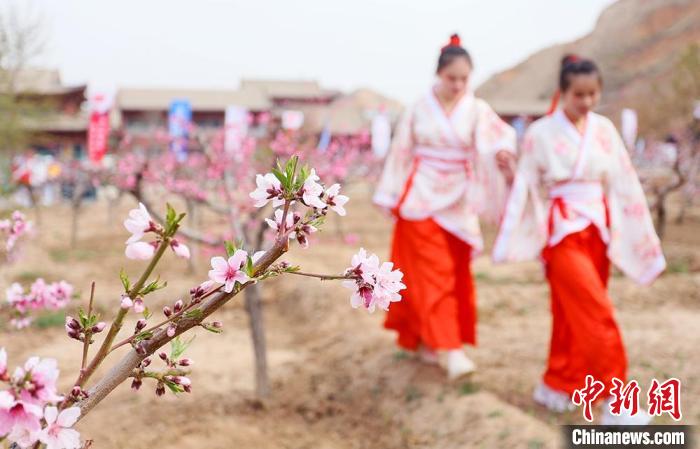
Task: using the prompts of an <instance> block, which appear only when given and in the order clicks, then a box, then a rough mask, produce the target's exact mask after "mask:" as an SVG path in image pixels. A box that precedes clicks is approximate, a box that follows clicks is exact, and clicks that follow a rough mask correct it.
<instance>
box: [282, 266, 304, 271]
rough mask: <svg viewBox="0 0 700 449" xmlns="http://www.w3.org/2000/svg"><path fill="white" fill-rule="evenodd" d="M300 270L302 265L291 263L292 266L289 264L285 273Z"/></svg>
mask: <svg viewBox="0 0 700 449" xmlns="http://www.w3.org/2000/svg"><path fill="white" fill-rule="evenodd" d="M299 270H301V267H300V266H299V265H291V266H288V267H287V268H285V269H284V272H285V273H296V272H297V271H299Z"/></svg>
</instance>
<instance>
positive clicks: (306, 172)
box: [297, 165, 311, 188]
mask: <svg viewBox="0 0 700 449" xmlns="http://www.w3.org/2000/svg"><path fill="white" fill-rule="evenodd" d="M310 174H311V170H309V166H308V165H304V166H303V167H301V172H300V175H299V177H298V178H297V185H298V186H299V187H298V188H301V186H303V185H304V182H305V181H306V179H307V178H308V177H309V175H310Z"/></svg>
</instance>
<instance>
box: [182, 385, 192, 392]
mask: <svg viewBox="0 0 700 449" xmlns="http://www.w3.org/2000/svg"><path fill="white" fill-rule="evenodd" d="M182 388H183V389H184V390H185V393H192V385H183V386H182Z"/></svg>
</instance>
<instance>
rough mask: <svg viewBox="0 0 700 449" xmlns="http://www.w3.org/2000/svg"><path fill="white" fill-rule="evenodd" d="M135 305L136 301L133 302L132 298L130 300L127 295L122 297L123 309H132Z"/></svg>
mask: <svg viewBox="0 0 700 449" xmlns="http://www.w3.org/2000/svg"><path fill="white" fill-rule="evenodd" d="M133 305H134V301H132V300H131V298H129V297H128V296H126V295H123V296H122V301H121V308H122V309H130V308H131V306H133Z"/></svg>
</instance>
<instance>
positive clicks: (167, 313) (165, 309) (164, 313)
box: [163, 306, 173, 318]
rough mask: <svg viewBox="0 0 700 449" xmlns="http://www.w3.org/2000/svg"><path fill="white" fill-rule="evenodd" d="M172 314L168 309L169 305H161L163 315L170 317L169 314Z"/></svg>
mask: <svg viewBox="0 0 700 449" xmlns="http://www.w3.org/2000/svg"><path fill="white" fill-rule="evenodd" d="M172 314H173V311H172V310H170V307H168V306H165V307H163V315H165V316H166V317H168V318H170V316H171V315H172Z"/></svg>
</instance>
